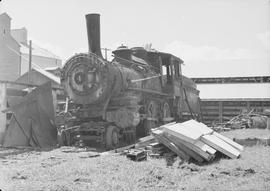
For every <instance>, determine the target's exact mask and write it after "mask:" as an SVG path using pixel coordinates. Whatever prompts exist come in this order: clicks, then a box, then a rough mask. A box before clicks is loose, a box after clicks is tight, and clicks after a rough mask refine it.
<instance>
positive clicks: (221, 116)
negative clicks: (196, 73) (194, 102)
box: [193, 76, 270, 124]
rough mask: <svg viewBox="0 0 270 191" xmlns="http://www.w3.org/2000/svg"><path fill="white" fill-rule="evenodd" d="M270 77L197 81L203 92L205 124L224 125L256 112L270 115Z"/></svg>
mask: <svg viewBox="0 0 270 191" xmlns="http://www.w3.org/2000/svg"><path fill="white" fill-rule="evenodd" d="M269 79H270V76H255V77H233V78H194V79H193V80H194V81H195V82H196V84H197V87H198V89H199V90H200V97H201V100H202V102H201V109H202V114H203V121H204V122H205V123H207V124H213V123H214V124H218V123H224V122H226V121H228V120H230V119H231V118H232V117H234V116H236V115H238V114H240V113H242V112H244V111H250V110H255V111H258V112H265V111H268V112H270V80H269Z"/></svg>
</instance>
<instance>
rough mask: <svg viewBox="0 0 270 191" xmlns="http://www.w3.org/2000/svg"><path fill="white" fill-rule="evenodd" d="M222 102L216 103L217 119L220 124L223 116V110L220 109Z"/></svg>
mask: <svg viewBox="0 0 270 191" xmlns="http://www.w3.org/2000/svg"><path fill="white" fill-rule="evenodd" d="M222 105H223V104H222V101H219V102H218V118H219V122H220V123H222V121H223V120H222V117H223V116H222V115H223V108H222Z"/></svg>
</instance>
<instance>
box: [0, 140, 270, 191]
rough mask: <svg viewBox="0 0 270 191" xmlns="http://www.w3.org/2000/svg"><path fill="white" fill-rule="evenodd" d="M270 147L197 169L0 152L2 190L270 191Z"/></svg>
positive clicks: (62, 153) (62, 151)
mask: <svg viewBox="0 0 270 191" xmlns="http://www.w3.org/2000/svg"><path fill="white" fill-rule="evenodd" d="M269 161H270V146H260V145H256V146H253V147H245V149H244V151H243V152H242V155H241V158H239V159H233V160H232V159H227V158H221V159H219V160H216V161H214V162H212V163H210V164H204V165H201V166H198V165H196V164H193V163H184V164H180V160H178V161H176V162H175V163H174V165H173V166H172V167H167V166H166V162H165V160H164V159H151V158H149V157H148V159H147V161H143V162H133V161H130V160H128V159H127V158H126V157H125V156H121V155H116V154H114V155H111V154H107V155H102V156H97V153H96V152H91V151H87V152H78V150H76V149H74V148H70V147H62V148H57V149H53V150H49V151H40V150H31V149H3V148H2V149H1V148H0V189H2V191H6V190H8V191H15V190H16V191H17V190H24V191H25V190H29V191H31V190H39V191H41V190H52V191H56V190H57V191H66V190H68V191H69V190H74V191H75V190H76V191H77V190H83V191H84V190H100V191H101V190H102V191H104V190H117V191H118V190H123V191H126V190H153V191H154V190H155V191H156V190H162V191H163V190H213V191H214V190H270V162H269Z"/></svg>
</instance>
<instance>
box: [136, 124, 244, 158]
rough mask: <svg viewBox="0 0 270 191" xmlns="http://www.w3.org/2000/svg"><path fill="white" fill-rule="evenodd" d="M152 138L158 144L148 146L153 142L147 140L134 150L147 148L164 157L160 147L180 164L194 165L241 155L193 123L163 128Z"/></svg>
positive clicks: (224, 140)
mask: <svg viewBox="0 0 270 191" xmlns="http://www.w3.org/2000/svg"><path fill="white" fill-rule="evenodd" d="M152 135H153V136H154V138H155V139H156V140H157V141H158V143H150V142H151V141H152V140H153V139H152V138H151V136H149V137H148V138H144V139H145V140H144V141H141V142H139V143H138V144H136V145H135V147H137V148H139V147H143V146H145V145H148V146H147V147H146V148H149V147H151V148H152V153H154V152H155V151H158V153H159V154H164V153H162V152H161V153H160V151H164V150H162V147H160V144H162V145H164V146H166V148H167V149H169V150H170V151H172V152H173V153H175V154H176V155H177V156H178V157H180V158H181V159H182V160H183V161H195V162H197V163H203V162H209V161H212V160H213V159H214V158H215V157H216V156H217V154H218V153H222V154H224V155H226V156H228V157H230V158H232V159H236V158H238V157H240V154H241V151H243V146H241V145H239V144H238V143H236V142H234V141H232V140H231V139H229V138H227V137H225V136H223V135H220V134H219V133H217V132H215V131H214V130H213V129H211V128H209V127H207V126H206V125H205V124H203V123H200V122H197V121H195V120H189V121H186V122H184V123H175V122H174V123H168V124H165V125H163V126H160V127H158V128H156V129H152ZM147 143H148V144H147ZM164 156H165V155H164Z"/></svg>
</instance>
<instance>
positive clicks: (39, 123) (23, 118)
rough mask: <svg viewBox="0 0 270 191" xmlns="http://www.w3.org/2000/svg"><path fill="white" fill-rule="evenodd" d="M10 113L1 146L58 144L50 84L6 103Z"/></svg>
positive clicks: (46, 145)
mask: <svg viewBox="0 0 270 191" xmlns="http://www.w3.org/2000/svg"><path fill="white" fill-rule="evenodd" d="M9 105H10V110H11V111H12V112H13V115H12V118H11V121H10V124H9V126H8V128H7V129H6V132H5V135H4V140H3V146H4V147H12V146H33V147H51V146H54V145H56V143H57V130H56V127H55V125H54V116H55V115H54V108H53V97H52V89H51V83H50V82H49V83H46V84H43V85H41V86H39V87H37V88H36V89H34V90H33V91H32V92H30V93H29V94H27V95H26V96H24V97H22V98H21V100H18V101H16V103H12V102H11V103H9Z"/></svg>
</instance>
